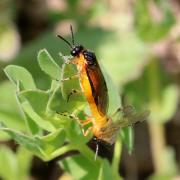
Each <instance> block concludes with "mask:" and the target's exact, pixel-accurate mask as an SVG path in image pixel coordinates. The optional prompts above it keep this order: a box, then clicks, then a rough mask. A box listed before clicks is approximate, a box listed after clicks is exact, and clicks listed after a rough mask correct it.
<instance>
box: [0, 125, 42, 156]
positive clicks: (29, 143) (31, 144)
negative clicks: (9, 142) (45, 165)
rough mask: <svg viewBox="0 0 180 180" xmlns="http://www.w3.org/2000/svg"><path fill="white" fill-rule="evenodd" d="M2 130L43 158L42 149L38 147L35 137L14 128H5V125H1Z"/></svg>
mask: <svg viewBox="0 0 180 180" xmlns="http://www.w3.org/2000/svg"><path fill="white" fill-rule="evenodd" d="M0 130H2V131H4V132H6V133H8V134H9V135H10V136H11V137H12V138H13V139H14V140H15V141H16V142H17V143H19V144H20V145H21V146H23V147H24V148H26V149H28V150H29V151H31V152H32V153H34V154H36V155H37V156H39V157H41V158H43V156H42V153H41V150H40V148H39V147H38V144H37V143H36V141H35V140H34V138H32V137H29V136H27V135H24V134H22V133H20V132H18V131H15V130H13V129H9V128H5V127H0Z"/></svg>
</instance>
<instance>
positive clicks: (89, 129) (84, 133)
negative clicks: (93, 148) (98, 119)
mask: <svg viewBox="0 0 180 180" xmlns="http://www.w3.org/2000/svg"><path fill="white" fill-rule="evenodd" d="M92 128H93V127H92V126H91V127H89V128H88V129H87V130H86V131H84V129H82V132H83V135H84V136H87V135H88V134H89V133H90V132H91V131H92Z"/></svg>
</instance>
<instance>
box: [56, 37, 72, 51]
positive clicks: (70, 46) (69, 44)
mask: <svg viewBox="0 0 180 180" xmlns="http://www.w3.org/2000/svg"><path fill="white" fill-rule="evenodd" d="M57 37H59V38H60V39H62V40H63V41H64V42H66V43H67V44H68V45H69V47H70V48H71V49H72V45H71V44H70V42H69V41H68V40H66V39H65V38H63V37H62V36H61V35H57Z"/></svg>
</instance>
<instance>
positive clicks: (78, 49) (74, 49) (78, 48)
mask: <svg viewBox="0 0 180 180" xmlns="http://www.w3.org/2000/svg"><path fill="white" fill-rule="evenodd" d="M83 49H84V48H83V46H82V45H76V46H74V47H72V49H71V55H72V56H78V55H79V54H80V53H81V52H82V51H83Z"/></svg>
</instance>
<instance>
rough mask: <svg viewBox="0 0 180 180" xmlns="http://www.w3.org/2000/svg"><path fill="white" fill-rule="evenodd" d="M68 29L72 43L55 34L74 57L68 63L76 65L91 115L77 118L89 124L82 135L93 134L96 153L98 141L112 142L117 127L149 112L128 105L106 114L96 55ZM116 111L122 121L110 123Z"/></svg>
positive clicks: (104, 86)
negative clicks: (135, 110)
mask: <svg viewBox="0 0 180 180" xmlns="http://www.w3.org/2000/svg"><path fill="white" fill-rule="evenodd" d="M70 29H71V36H72V44H71V43H70V42H69V41H67V40H66V39H65V38H63V37H62V36H60V35H58V37H59V38H61V39H62V40H63V41H65V42H66V43H67V44H68V45H69V47H70V49H71V51H70V53H71V55H72V56H73V58H72V59H71V60H70V61H69V63H71V64H75V65H76V66H77V70H78V77H79V82H80V86H81V89H82V92H83V94H84V96H85V97H86V99H87V102H88V104H89V107H90V111H91V114H92V117H89V118H87V119H86V120H80V123H81V125H82V126H85V125H87V124H91V126H90V127H89V128H88V129H87V130H86V131H84V130H83V134H84V136H87V135H88V134H89V133H90V132H92V133H93V136H94V138H93V139H94V140H95V141H96V144H97V146H96V154H97V153H98V144H99V143H106V144H110V145H112V144H114V142H115V140H116V137H117V135H118V132H119V129H120V128H123V127H126V126H130V125H132V124H135V123H136V122H139V121H143V120H145V119H146V117H147V116H148V114H149V111H145V112H143V113H142V114H137V113H135V112H134V111H132V108H131V107H130V106H127V107H124V108H122V109H118V110H117V111H116V112H115V113H114V114H113V115H112V116H108V115H107V110H108V89H107V85H106V81H105V79H104V76H103V73H102V71H101V68H100V66H99V64H98V61H97V58H96V56H95V54H94V53H93V52H91V51H89V50H87V49H86V48H85V47H83V46H82V45H76V44H75V42H74V35H73V29H72V26H70ZM118 111H122V113H123V120H122V121H117V122H113V120H112V117H113V116H114V115H115V114H116V113H117V112H118Z"/></svg>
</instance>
